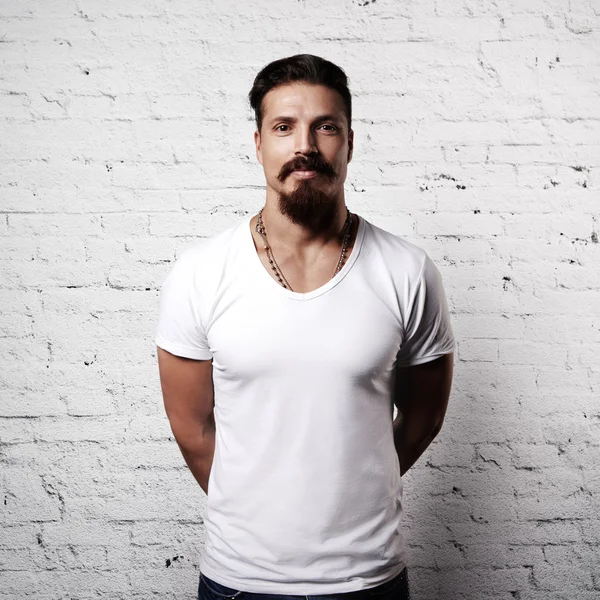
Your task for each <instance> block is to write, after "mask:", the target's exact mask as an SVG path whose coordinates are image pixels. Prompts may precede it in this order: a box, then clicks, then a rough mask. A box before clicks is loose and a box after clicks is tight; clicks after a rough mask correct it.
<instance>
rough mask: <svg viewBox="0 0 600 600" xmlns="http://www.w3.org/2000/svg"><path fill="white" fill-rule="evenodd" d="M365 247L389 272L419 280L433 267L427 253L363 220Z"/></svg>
mask: <svg viewBox="0 0 600 600" xmlns="http://www.w3.org/2000/svg"><path fill="white" fill-rule="evenodd" d="M365 227H366V231H365V236H366V239H365V245H366V247H367V249H368V252H369V254H372V255H373V256H374V257H376V258H377V259H379V260H380V261H382V262H383V263H384V264H385V265H386V267H387V268H389V269H390V271H391V272H393V273H397V274H402V275H404V276H408V277H409V278H411V279H413V278H415V279H416V278H419V277H420V276H421V275H422V273H423V271H424V270H426V269H429V268H431V267H433V268H434V269H435V265H434V264H433V262H432V261H431V259H430V258H429V256H428V255H427V252H426V251H425V250H424V249H423V248H421V247H420V246H417V245H416V244H413V243H412V242H409V241H408V240H406V239H404V238H403V237H401V236H399V235H396V234H394V233H391V232H390V231H386V230H385V229H382V228H381V227H378V226H377V225H374V224H373V223H371V222H369V221H366V220H365Z"/></svg>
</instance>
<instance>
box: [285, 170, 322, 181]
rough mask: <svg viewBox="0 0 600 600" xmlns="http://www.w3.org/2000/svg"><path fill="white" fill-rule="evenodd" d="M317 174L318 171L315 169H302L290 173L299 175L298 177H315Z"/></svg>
mask: <svg viewBox="0 0 600 600" xmlns="http://www.w3.org/2000/svg"><path fill="white" fill-rule="evenodd" d="M318 174H319V173H318V172H317V171H306V170H303V169H298V170H297V171H292V175H294V176H296V177H299V178H300V179H310V178H311V177H315V176H316V175H318Z"/></svg>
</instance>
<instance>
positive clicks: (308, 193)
mask: <svg viewBox="0 0 600 600" xmlns="http://www.w3.org/2000/svg"><path fill="white" fill-rule="evenodd" d="M279 211H280V212H281V213H282V214H283V215H286V216H287V217H288V218H289V219H290V220H291V221H292V223H295V224H296V225H301V226H302V227H305V228H306V229H309V230H310V231H313V232H314V233H324V232H326V231H330V230H331V228H332V227H333V225H334V223H335V220H336V218H337V213H338V205H337V201H336V198H335V197H332V196H330V195H329V194H326V193H325V192H323V191H322V190H320V189H318V188H317V187H316V186H314V185H313V182H312V180H310V179H303V180H300V182H299V183H298V185H297V187H296V189H294V191H292V192H289V193H287V192H280V193H279Z"/></svg>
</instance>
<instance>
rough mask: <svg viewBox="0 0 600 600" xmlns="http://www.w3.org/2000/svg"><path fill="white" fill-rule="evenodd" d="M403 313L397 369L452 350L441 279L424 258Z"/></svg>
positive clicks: (436, 270) (437, 271)
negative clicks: (402, 334) (402, 330)
mask: <svg viewBox="0 0 600 600" xmlns="http://www.w3.org/2000/svg"><path fill="white" fill-rule="evenodd" d="M406 313H407V314H406V316H405V321H406V322H405V328H404V341H403V343H402V346H401V348H400V352H399V353H398V356H397V365H398V366H400V367H408V366H412V365H418V364H421V363H426V362H429V361H431V360H434V359H436V358H439V357H440V356H442V355H444V354H448V353H450V352H452V351H454V347H455V341H454V334H453V332H452V325H451V323H450V312H449V310H448V302H447V300H446V294H445V292H444V286H443V284H442V277H441V275H440V272H439V270H438V268H437V267H436V266H435V265H434V264H433V261H432V260H431V259H430V258H429V257H428V256H426V258H425V262H424V264H423V268H422V269H421V273H420V275H419V279H418V281H417V283H416V286H415V288H414V293H413V294H412V295H411V299H410V304H409V306H408V309H407V311H406Z"/></svg>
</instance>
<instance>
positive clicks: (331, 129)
mask: <svg viewBox="0 0 600 600" xmlns="http://www.w3.org/2000/svg"><path fill="white" fill-rule="evenodd" d="M321 129H324V131H327V132H328V133H333V132H335V131H337V127H336V126H335V125H331V124H329V123H325V124H324V125H321Z"/></svg>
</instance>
